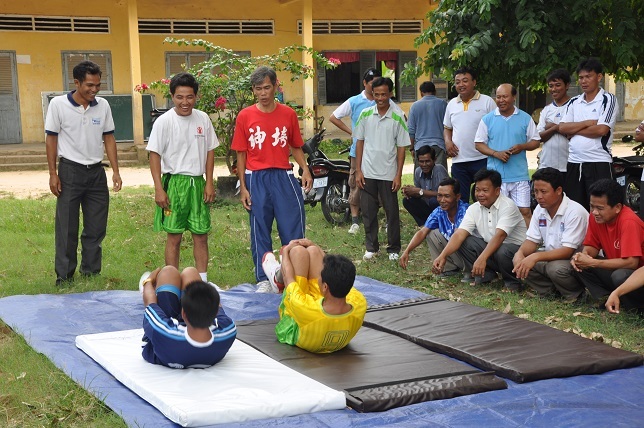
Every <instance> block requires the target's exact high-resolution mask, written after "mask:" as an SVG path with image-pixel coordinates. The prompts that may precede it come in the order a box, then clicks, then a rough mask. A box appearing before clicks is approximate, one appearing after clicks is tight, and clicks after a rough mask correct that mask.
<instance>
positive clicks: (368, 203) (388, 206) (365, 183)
mask: <svg viewBox="0 0 644 428" xmlns="http://www.w3.org/2000/svg"><path fill="white" fill-rule="evenodd" d="M372 87H373V97H374V99H375V100H376V105H375V106H373V107H369V108H368V109H365V110H363V111H362V113H361V114H360V118H359V119H358V123H357V124H356V129H355V137H356V139H357V140H358V141H357V145H356V183H357V185H358V187H359V188H360V209H361V210H362V221H363V223H364V231H365V246H366V247H367V251H366V252H365V253H364V257H363V258H364V259H365V260H369V259H371V258H373V257H374V256H375V255H376V253H377V252H378V249H379V244H378V206H379V204H378V197H379V196H380V199H381V200H382V206H383V208H384V209H385V213H386V216H387V242H388V246H387V253H389V260H398V252H399V251H400V214H399V210H398V195H397V193H398V190H400V186H401V180H402V170H403V166H404V164H405V150H406V148H407V147H409V146H410V145H411V142H410V141H409V132H408V131H407V123H406V122H405V117H404V116H403V115H402V114H400V113H399V112H398V110H396V109H394V108H393V107H392V106H391V105H390V104H389V99H390V98H391V91H392V90H393V87H394V82H392V80H391V79H389V78H388V77H379V78H377V79H374V81H373V84H372Z"/></svg>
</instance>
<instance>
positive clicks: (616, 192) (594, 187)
mask: <svg viewBox="0 0 644 428" xmlns="http://www.w3.org/2000/svg"><path fill="white" fill-rule="evenodd" d="M588 190H589V192H590V196H594V197H596V198H601V197H602V196H606V202H607V203H608V205H609V206H611V207H614V206H615V205H617V204H622V205H624V204H625V200H626V195H625V193H624V188H623V187H622V186H620V185H619V183H618V182H616V181H615V180H611V179H610V178H602V179H601V180H597V181H595V182H594V183H593V184H591V185H590V189H588Z"/></svg>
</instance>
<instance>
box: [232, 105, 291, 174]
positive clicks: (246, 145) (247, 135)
mask: <svg viewBox="0 0 644 428" xmlns="http://www.w3.org/2000/svg"><path fill="white" fill-rule="evenodd" d="M303 144H304V142H303V141H302V134H300V124H299V122H298V120H297V114H296V113H295V111H294V110H293V109H292V108H290V107H287V106H285V105H283V104H277V105H276V106H275V110H273V111H272V112H270V113H264V112H262V111H260V110H259V109H258V108H257V106H256V105H252V106H250V107H246V108H245V109H243V110H242V111H240V112H239V115H237V122H236V123H235V134H234V136H233V143H232V146H231V148H232V149H233V150H236V151H238V152H246V169H248V170H251V171H258V170H261V169H267V168H279V169H291V164H290V162H289V156H290V154H291V147H302V145H303Z"/></svg>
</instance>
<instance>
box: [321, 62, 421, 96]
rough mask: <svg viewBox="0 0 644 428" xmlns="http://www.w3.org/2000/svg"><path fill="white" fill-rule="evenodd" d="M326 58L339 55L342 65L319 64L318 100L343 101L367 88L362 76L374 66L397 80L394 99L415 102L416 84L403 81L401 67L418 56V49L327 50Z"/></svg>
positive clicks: (386, 75) (394, 80)
mask: <svg viewBox="0 0 644 428" xmlns="http://www.w3.org/2000/svg"><path fill="white" fill-rule="evenodd" d="M324 55H325V56H326V57H327V58H337V59H339V60H340V62H341V63H340V65H339V66H338V67H336V68H334V69H331V70H327V69H325V68H324V67H322V66H321V65H318V70H317V71H318V102H319V104H336V103H342V102H344V101H345V100H346V99H347V98H349V97H351V96H353V95H356V94H357V93H359V92H360V91H362V90H363V89H364V87H363V86H362V76H363V74H364V72H365V71H366V70H367V69H368V68H370V67H375V68H378V69H379V70H381V71H382V75H383V76H385V77H389V78H391V80H393V82H394V96H393V99H394V100H396V101H398V102H413V101H416V98H417V90H416V88H415V86H414V85H402V84H401V83H400V71H401V70H402V68H403V64H405V63H407V62H412V61H415V60H416V52H415V51H409V52H402V51H381V52H376V51H359V52H356V51H353V52H324Z"/></svg>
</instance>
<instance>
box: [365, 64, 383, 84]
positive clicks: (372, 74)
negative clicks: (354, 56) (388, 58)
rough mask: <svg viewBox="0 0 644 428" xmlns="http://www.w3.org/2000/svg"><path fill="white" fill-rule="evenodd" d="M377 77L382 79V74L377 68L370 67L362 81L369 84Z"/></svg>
mask: <svg viewBox="0 0 644 428" xmlns="http://www.w3.org/2000/svg"><path fill="white" fill-rule="evenodd" d="M376 77H382V72H381V71H380V70H378V69H377V68H373V67H370V68H367V70H366V71H365V72H364V75H363V76H362V80H364V81H365V82H367V83H369V82H371V81H372V80H373V79H375V78H376Z"/></svg>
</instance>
